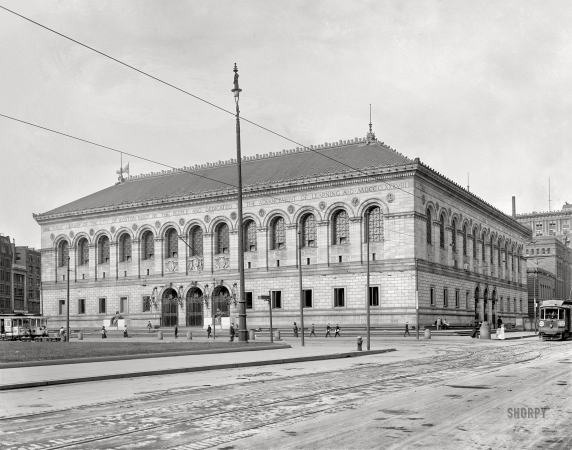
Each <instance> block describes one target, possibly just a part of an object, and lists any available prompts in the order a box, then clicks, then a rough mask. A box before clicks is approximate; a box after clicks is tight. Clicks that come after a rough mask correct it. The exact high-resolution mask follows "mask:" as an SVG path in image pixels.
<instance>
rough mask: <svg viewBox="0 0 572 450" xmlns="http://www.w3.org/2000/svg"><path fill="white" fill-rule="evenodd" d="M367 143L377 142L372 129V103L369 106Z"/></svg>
mask: <svg viewBox="0 0 572 450" xmlns="http://www.w3.org/2000/svg"><path fill="white" fill-rule="evenodd" d="M365 138H366V140H367V143H368V144H370V143H371V142H377V139H376V138H375V133H374V132H373V131H372V129H371V103H370V104H369V133H367V135H366V137H365Z"/></svg>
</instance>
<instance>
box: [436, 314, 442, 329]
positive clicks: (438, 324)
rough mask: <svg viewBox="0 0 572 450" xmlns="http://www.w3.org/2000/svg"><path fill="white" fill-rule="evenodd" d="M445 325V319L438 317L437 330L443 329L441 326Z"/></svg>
mask: <svg viewBox="0 0 572 450" xmlns="http://www.w3.org/2000/svg"><path fill="white" fill-rule="evenodd" d="M442 325H443V321H442V320H441V318H440V317H439V318H437V330H440V329H441V326H442Z"/></svg>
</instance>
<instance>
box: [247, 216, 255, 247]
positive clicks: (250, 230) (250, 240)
mask: <svg viewBox="0 0 572 450" xmlns="http://www.w3.org/2000/svg"><path fill="white" fill-rule="evenodd" d="M244 251H245V252H255V251H256V223H255V222H254V220H248V221H247V222H246V223H245V224H244Z"/></svg>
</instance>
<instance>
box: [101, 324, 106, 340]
mask: <svg viewBox="0 0 572 450" xmlns="http://www.w3.org/2000/svg"><path fill="white" fill-rule="evenodd" d="M101 339H107V331H106V330H105V325H104V326H103V327H102V328H101Z"/></svg>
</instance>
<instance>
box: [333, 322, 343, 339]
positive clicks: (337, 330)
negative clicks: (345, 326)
mask: <svg viewBox="0 0 572 450" xmlns="http://www.w3.org/2000/svg"><path fill="white" fill-rule="evenodd" d="M338 336H339V337H341V336H340V326H339V325H338V324H336V334H334V337H338Z"/></svg>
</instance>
